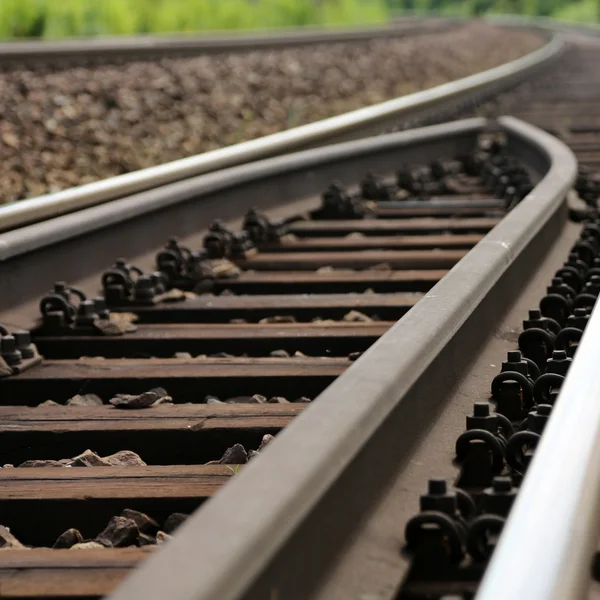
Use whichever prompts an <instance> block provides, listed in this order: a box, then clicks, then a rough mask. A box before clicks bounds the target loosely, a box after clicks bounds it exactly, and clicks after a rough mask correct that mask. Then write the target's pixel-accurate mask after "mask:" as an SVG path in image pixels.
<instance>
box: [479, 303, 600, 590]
mask: <svg viewBox="0 0 600 600" xmlns="http://www.w3.org/2000/svg"><path fill="white" fill-rule="evenodd" d="M599 342H600V308H598V305H596V307H595V308H594V311H593V312H592V315H591V318H590V321H589V323H588V325H587V326H586V328H585V332H584V334H583V337H582V339H581V342H580V343H579V346H578V349H577V354H576V355H575V358H574V360H573V364H572V365H571V367H570V368H569V372H568V374H567V377H566V380H565V382H564V384H563V386H562V387H561V391H560V394H559V396H558V400H557V402H556V404H555V405H554V408H553V410H552V415H551V417H550V420H549V422H548V425H547V427H546V428H545V429H544V433H543V435H542V438H541V440H540V443H539V444H538V446H537V447H536V449H535V453H534V457H533V460H532V462H531V464H530V466H529V468H528V469H527V473H526V475H525V479H524V480H523V484H522V485H521V489H520V491H519V493H518V495H517V500H516V502H515V505H514V506H513V508H512V509H511V512H510V514H509V517H508V520H507V522H506V525H505V527H504V529H503V531H502V534H501V536H500V540H499V542H498V545H497V547H496V549H495V551H494V554H493V555H492V559H491V562H490V564H489V566H488V568H487V570H486V572H485V575H484V578H483V581H482V583H481V586H480V588H479V592H478V593H477V596H476V598H477V600H500V599H502V600H505V599H506V598H535V600H566V599H567V598H568V600H577V599H578V598H587V597H588V590H589V586H590V584H591V566H592V560H593V555H594V552H595V550H596V547H597V542H598V536H599V535H600V511H599V507H600V407H599V405H598V397H599V396H600V372H599V371H598V360H597V357H598V354H597V352H598V344H599Z"/></svg>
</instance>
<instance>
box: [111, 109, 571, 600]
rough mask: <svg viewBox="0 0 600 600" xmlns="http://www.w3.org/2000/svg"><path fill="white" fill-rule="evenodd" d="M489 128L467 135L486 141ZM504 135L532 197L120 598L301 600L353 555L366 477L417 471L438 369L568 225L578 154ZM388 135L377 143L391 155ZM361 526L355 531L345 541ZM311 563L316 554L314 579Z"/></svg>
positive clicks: (516, 126) (441, 372)
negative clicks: (359, 471)
mask: <svg viewBox="0 0 600 600" xmlns="http://www.w3.org/2000/svg"><path fill="white" fill-rule="evenodd" d="M484 123H485V122H484V121H482V120H478V122H471V124H470V125H469V126H468V125H464V126H465V127H467V126H468V127H470V128H471V129H472V128H473V127H475V129H477V128H480V127H481V126H482V125H483V124H484ZM499 124H500V126H501V128H502V129H503V130H504V131H505V133H506V135H507V137H508V140H509V145H511V146H512V148H513V151H515V152H516V154H521V155H523V156H525V157H527V161H528V163H529V164H531V165H533V168H536V167H537V169H536V170H537V171H538V172H541V175H542V179H541V181H540V182H539V183H538V185H537V186H536V187H535V189H534V190H533V192H532V193H531V194H530V195H529V196H528V197H527V198H526V199H525V200H524V201H523V202H522V203H521V204H520V205H519V206H518V207H517V208H516V209H514V210H513V211H512V212H511V213H509V215H508V216H507V217H506V218H505V219H504V220H503V221H502V222H501V223H500V224H499V225H497V226H496V227H495V228H494V229H493V230H492V231H491V232H490V233H489V234H488V235H487V236H486V237H485V238H484V239H483V240H482V241H481V242H480V243H479V244H478V245H477V246H476V247H475V248H474V249H473V250H471V251H470V252H469V253H468V254H467V256H466V257H465V258H464V259H463V260H461V261H460V262H459V263H458V264H457V265H456V266H455V267H454V268H453V269H452V270H451V271H450V273H449V274H448V275H447V276H446V277H445V278H444V279H442V281H440V282H439V283H438V284H437V285H436V286H435V287H434V288H432V289H431V291H430V292H429V293H427V295H426V296H425V297H424V298H423V299H422V300H421V301H420V302H419V303H418V304H417V305H416V306H415V307H414V308H413V309H412V310H410V311H409V312H408V313H407V314H406V315H405V317H404V318H403V319H402V320H401V321H399V322H398V323H397V324H396V325H395V326H394V327H393V328H392V329H391V330H390V331H389V332H388V333H386V334H385V335H384V336H383V337H381V338H380V339H379V341H378V342H376V343H375V344H374V345H373V346H372V347H371V348H370V349H369V350H368V351H367V352H366V353H365V354H364V355H363V356H362V358H361V359H360V360H359V361H357V363H355V364H354V365H353V366H352V367H350V368H349V369H348V370H347V371H345V372H344V374H343V375H341V376H340V377H339V378H338V379H337V380H336V381H335V382H334V383H333V384H332V385H330V386H329V387H328V388H327V389H326V390H325V391H324V392H323V393H322V394H321V395H320V396H319V399H318V401H317V402H315V403H314V404H313V405H311V407H310V408H309V410H307V411H306V412H304V413H303V414H302V415H300V416H299V417H297V418H296V419H295V420H294V421H293V423H292V424H291V425H289V426H288V427H287V428H286V429H285V430H284V431H283V432H282V433H281V434H280V435H279V436H278V437H277V439H276V441H275V442H274V443H273V444H272V445H271V446H269V448H268V449H267V451H266V452H265V453H264V455H263V456H261V458H260V460H258V461H256V462H255V463H251V464H250V465H249V466H248V467H246V468H244V469H243V471H242V472H241V473H240V474H238V475H237V476H236V477H235V479H234V480H233V481H232V482H231V483H230V484H229V485H228V486H227V487H226V488H225V489H224V490H223V491H222V492H221V493H220V494H219V496H218V498H217V499H216V500H214V501H210V502H209V503H208V504H207V505H206V506H205V507H203V508H202V509H201V510H200V511H198V512H197V513H196V514H195V515H194V516H193V517H191V518H190V519H189V521H188V522H186V524H185V525H184V526H183V527H182V528H181V530H180V532H179V533H178V535H177V536H176V537H175V539H174V540H173V541H172V542H170V543H169V545H168V546H167V547H166V548H165V549H164V550H163V551H161V552H160V553H158V554H157V555H155V556H153V557H151V558H150V559H149V560H148V561H147V562H146V563H145V564H144V565H143V566H142V567H141V569H140V570H139V571H137V572H136V573H134V574H133V576H132V577H131V578H129V579H128V580H127V581H126V582H125V584H124V585H123V586H122V587H121V588H120V589H118V590H117V591H116V592H115V593H114V594H113V595H112V596H111V599H112V600H125V599H127V600H137V599H142V598H144V599H145V600H153V599H155V598H156V599H159V598H160V599H162V598H167V597H168V598H172V599H173V600H184V599H185V600H189V599H191V598H194V599H195V600H217V599H218V600H234V599H240V598H244V599H247V598H258V597H260V598H264V597H268V590H271V592H272V597H273V596H274V597H275V598H277V597H280V598H284V597H288V595H287V592H290V595H289V597H290V598H292V597H293V598H303V597H308V595H307V593H306V590H307V589H310V588H306V587H305V586H307V585H308V584H307V582H306V580H307V579H310V577H308V576H306V573H305V571H308V572H310V573H311V576H312V575H314V572H313V571H311V567H315V564H316V563H318V562H319V559H318V558H316V557H317V556H319V557H320V558H323V552H327V553H328V554H327V556H328V557H329V558H331V553H332V552H335V550H336V549H335V548H334V547H333V546H332V544H335V543H338V544H341V543H343V534H340V532H339V531H338V530H337V529H336V528H335V527H332V525H331V521H334V520H335V519H334V518H333V515H334V514H336V513H339V512H340V511H341V507H342V506H343V511H344V512H346V511H349V509H348V507H349V506H353V505H355V504H358V505H360V503H361V502H369V501H370V502H374V501H375V500H374V499H373V498H376V497H377V491H378V490H376V489H373V488H371V487H369V489H368V494H367V495H368V496H369V499H368V500H365V498H364V496H365V493H364V492H365V490H364V489H363V486H364V481H363V480H362V479H361V481H360V483H358V479H360V478H357V477H356V470H355V469H356V468H357V465H358V464H360V465H361V467H362V468H363V471H364V469H365V468H366V469H368V470H369V471H370V472H371V474H372V473H374V472H376V473H378V474H379V477H382V475H381V472H382V469H383V471H385V468H386V467H385V466H384V465H382V463H385V462H386V461H387V456H386V458H385V459H383V460H382V455H381V446H382V445H383V447H384V448H386V447H387V448H388V449H389V448H392V447H393V448H395V449H397V448H398V446H400V447H401V448H402V450H401V452H402V453H403V456H402V462H405V461H408V459H409V457H410V452H411V443H415V442H416V439H417V438H418V436H419V431H415V430H416V429H417V427H415V419H416V422H417V423H419V421H418V417H416V416H415V415H416V413H419V412H422V411H424V410H426V409H425V408H423V401H424V400H425V399H426V398H428V396H427V395H423V393H424V391H423V390H424V387H425V388H427V386H429V388H427V389H428V390H429V392H431V391H432V388H431V386H435V385H436V383H434V382H435V381H438V380H440V379H444V377H450V376H451V373H452V369H453V368H454V367H455V365H454V364H448V363H443V362H442V363H440V361H439V360H438V359H439V358H440V356H442V353H445V355H446V357H447V356H448V353H450V355H452V357H453V360H456V357H457V356H459V355H460V352H461V351H460V350H459V347H460V344H459V342H457V338H460V335H459V331H460V330H461V328H463V326H464V324H465V323H466V322H467V321H468V320H469V319H471V318H473V316H474V315H475V311H478V310H480V307H481V306H482V304H483V303H484V300H485V301H486V302H487V301H488V299H489V296H490V293H491V291H492V290H494V291H495V293H496V295H497V294H498V293H500V292H498V290H499V289H502V288H505V286H504V285H503V284H502V282H503V281H504V280H503V279H502V278H503V277H504V275H505V274H506V273H507V272H508V271H509V269H511V267H515V268H516V269H517V270H518V268H519V265H522V262H518V263H517V261H522V260H523V257H524V256H525V255H526V254H528V252H527V251H526V250H527V249H528V247H529V245H530V244H531V243H532V242H533V241H534V240H536V239H540V238H544V239H547V238H548V236H552V232H549V228H551V227H550V224H551V223H552V222H553V221H555V220H556V219H555V217H557V216H558V217H559V219H563V220H564V218H565V216H564V210H563V209H564V199H565V195H566V193H567V191H568V190H569V188H570V186H571V185H572V183H573V181H574V180H575V177H576V174H577V164H576V160H575V157H574V156H573V154H572V153H571V151H570V150H569V149H568V148H567V147H566V146H565V145H564V144H562V143H561V142H559V141H558V140H556V139H554V138H552V137H551V136H549V135H548V134H546V133H544V132H542V131H540V130H538V129H537V128H535V127H532V126H529V125H526V124H525V123H522V122H520V121H517V120H516V119H512V118H502V119H500V120H499ZM453 125H454V126H455V127H457V126H460V124H459V123H456V124H453ZM431 129H433V128H431ZM438 130H439V131H443V127H442V126H440V127H439V128H438ZM412 133H413V134H415V133H416V134H418V132H412ZM396 135H397V134H396ZM386 137H387V136H384V137H380V138H375V139H374V140H370V143H371V144H372V145H377V144H381V145H385V144H386ZM280 160H288V158H283V159H280ZM544 173H545V175H544ZM513 272H514V271H513ZM504 283H505V281H504ZM497 301H498V300H497ZM504 301H505V298H504ZM486 308H487V310H488V311H489V306H487V307H486ZM478 314H481V313H480V312H479V313H478ZM461 342H464V339H463V340H461ZM399 349H401V351H399ZM453 360H450V363H452V362H453ZM436 361H437V362H436ZM449 369H450V371H448V370H449ZM420 425H421V426H422V423H420ZM397 454H398V453H397V452H396V450H395V455H397ZM373 477H375V476H373ZM351 480H353V481H354V484H353V485H354V487H352V486H350V483H349V482H350V481H351ZM357 486H358V487H357ZM349 512H350V514H352V510H350V511H349ZM363 515H364V507H363ZM355 516H358V515H355ZM355 522H356V521H355V520H353V519H352V520H350V521H345V522H344V524H343V528H344V529H345V531H346V533H347V530H348V528H349V527H351V526H352V525H351V524H354V523H355ZM336 536H338V537H336ZM339 536H341V537H339ZM340 539H341V540H342V542H340ZM206 540H210V543H204V542H205V541H206ZM315 540H319V542H318V544H317V545H322V546H324V547H325V548H324V550H323V549H322V548H317V547H316V546H315ZM339 549H340V546H338V547H337V550H338V551H339ZM299 556H303V557H308V556H310V560H309V559H308V558H305V559H303V563H302V569H300V567H299V562H298V557H299ZM304 561H306V562H307V563H308V566H307V565H305V564H304ZM315 568H316V569H317V570H318V567H315ZM320 574H321V575H322V573H320ZM257 582H258V583H257ZM282 582H287V584H288V589H285V584H284V583H282ZM290 585H291V586H293V587H291V588H290V587H289V586H290ZM280 586H281V587H280ZM265 593H266V595H265ZM278 594H279V596H278ZM505 597H506V596H505ZM511 597H512V596H511ZM515 597H516V596H515Z"/></svg>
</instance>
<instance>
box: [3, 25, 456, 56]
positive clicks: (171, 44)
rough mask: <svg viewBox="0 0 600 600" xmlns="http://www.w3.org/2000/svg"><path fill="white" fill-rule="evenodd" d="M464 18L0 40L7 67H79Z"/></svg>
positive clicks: (323, 39) (402, 31)
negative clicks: (234, 31)
mask: <svg viewBox="0 0 600 600" xmlns="http://www.w3.org/2000/svg"><path fill="white" fill-rule="evenodd" d="M463 22H464V20H463V19H460V18H435V17H427V18H419V17H405V18H396V19H394V20H393V22H392V24H390V25H387V26H380V27H362V28H360V27H352V28H336V29H331V28H325V27H302V28H297V29H293V28H292V29H290V30H287V31H283V32H281V31H270V32H269V31H267V32H264V31H263V32H259V33H252V32H244V33H238V34H233V35H223V34H214V35H207V34H206V33H202V34H201V35H198V34H197V33H196V34H189V33H188V34H179V35H138V36H131V37H126V36H104V37H97V38H89V39H67V40H61V41H31V40H18V41H9V42H0V64H1V65H2V66H3V68H10V67H22V66H23V65H32V66H39V65H47V64H51V65H53V66H54V65H73V64H75V65H81V64H82V63H85V62H89V63H104V62H107V61H117V62H119V61H123V60H132V59H135V60H159V59H161V58H165V57H181V56H197V55H199V54H221V53H231V52H252V51H255V50H272V49H277V48H284V47H285V48H290V47H299V46H308V45H311V44H322V43H328V42H348V41H364V40H373V39H384V38H393V37H403V36H410V35H418V34H421V33H424V32H429V31H433V32H438V31H440V32H441V31H446V30H448V29H451V28H453V27H457V26H460V25H461V24H462V23H463Z"/></svg>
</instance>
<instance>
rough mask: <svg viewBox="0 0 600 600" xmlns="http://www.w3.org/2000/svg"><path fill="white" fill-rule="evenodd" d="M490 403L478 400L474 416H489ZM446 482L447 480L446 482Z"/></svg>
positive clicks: (474, 406) (474, 408)
mask: <svg viewBox="0 0 600 600" xmlns="http://www.w3.org/2000/svg"><path fill="white" fill-rule="evenodd" d="M489 415H490V405H489V404H487V403H485V402H476V403H475V404H474V405H473V416H474V417H489ZM444 483H445V482H444Z"/></svg>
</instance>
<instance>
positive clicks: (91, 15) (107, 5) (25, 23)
mask: <svg viewBox="0 0 600 600" xmlns="http://www.w3.org/2000/svg"><path fill="white" fill-rule="evenodd" d="M599 2H600V0H572V1H570V2H565V0H0V38H3V39H8V38H23V37H41V38H47V39H57V38H65V37H75V36H97V35H119V34H120V35H123V34H139V33H168V32H193V31H224V30H235V29H237V30H240V29H273V28H279V27H298V26H304V25H326V26H339V25H361V24H362V25H367V24H377V23H383V22H385V21H387V20H388V19H389V18H390V16H392V15H398V14H400V15H401V14H423V13H429V12H434V13H437V14H442V15H457V16H470V15H483V14H486V13H490V12H491V13H495V14H498V13H512V14H523V15H540V16H552V17H556V18H559V19H567V20H575V21H591V22H593V21H596V19H597V11H598V6H599Z"/></svg>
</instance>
